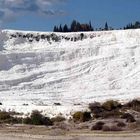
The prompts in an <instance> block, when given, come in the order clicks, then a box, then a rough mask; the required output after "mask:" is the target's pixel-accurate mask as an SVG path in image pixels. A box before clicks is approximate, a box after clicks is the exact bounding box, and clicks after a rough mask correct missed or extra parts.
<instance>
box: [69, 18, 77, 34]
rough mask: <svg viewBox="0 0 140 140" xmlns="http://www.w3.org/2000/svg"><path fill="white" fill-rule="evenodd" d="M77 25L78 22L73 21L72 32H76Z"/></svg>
mask: <svg viewBox="0 0 140 140" xmlns="http://www.w3.org/2000/svg"><path fill="white" fill-rule="evenodd" d="M76 25H77V21H76V20H73V21H72V23H71V28H70V31H71V32H76Z"/></svg>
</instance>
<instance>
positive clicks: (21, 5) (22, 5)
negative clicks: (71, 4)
mask: <svg viewBox="0 0 140 140" xmlns="http://www.w3.org/2000/svg"><path fill="white" fill-rule="evenodd" d="M65 1H67V0H0V22H5V21H6V22H7V21H11V20H14V19H15V18H16V17H17V16H19V15H21V14H26V13H34V14H39V15H40V14H42V15H49V16H54V15H63V14H64V12H63V11H61V10H59V9H54V7H53V6H55V5H58V4H61V3H63V2H65Z"/></svg>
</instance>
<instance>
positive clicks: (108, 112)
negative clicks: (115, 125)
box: [100, 109, 123, 119]
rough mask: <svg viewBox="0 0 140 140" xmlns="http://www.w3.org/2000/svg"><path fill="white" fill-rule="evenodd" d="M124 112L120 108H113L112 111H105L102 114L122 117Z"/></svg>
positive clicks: (103, 116)
mask: <svg viewBox="0 0 140 140" xmlns="http://www.w3.org/2000/svg"><path fill="white" fill-rule="evenodd" d="M122 115H123V113H122V112H121V111H119V110H117V109H116V110H112V111H104V112H102V113H101V114H100V116H101V118H104V119H106V118H121V116H122Z"/></svg>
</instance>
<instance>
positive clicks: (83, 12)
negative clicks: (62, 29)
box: [0, 0, 140, 31]
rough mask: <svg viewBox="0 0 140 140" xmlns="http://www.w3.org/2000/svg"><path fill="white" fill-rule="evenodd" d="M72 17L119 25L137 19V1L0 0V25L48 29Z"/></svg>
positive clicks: (139, 2) (99, 24) (139, 5)
mask: <svg viewBox="0 0 140 140" xmlns="http://www.w3.org/2000/svg"><path fill="white" fill-rule="evenodd" d="M73 19H76V20H78V21H80V22H82V23H85V22H89V21H91V22H92V24H93V26H94V27H95V28H97V27H103V26H104V24H105V22H106V21H107V22H108V24H109V25H111V26H113V27H115V28H119V27H122V26H124V25H126V24H127V23H129V22H132V21H137V20H138V21H140V0H0V26H1V28H8V29H22V30H37V31H51V30H52V29H53V27H54V25H59V24H65V23H67V24H70V23H71V21H72V20H73Z"/></svg>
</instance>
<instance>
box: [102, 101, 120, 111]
mask: <svg viewBox="0 0 140 140" xmlns="http://www.w3.org/2000/svg"><path fill="white" fill-rule="evenodd" d="M121 106H122V105H121V104H120V103H119V102H117V101H113V100H109V101H106V102H104V103H103V104H102V108H103V109H105V110H107V111H111V110H114V109H116V108H120V107H121Z"/></svg>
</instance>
